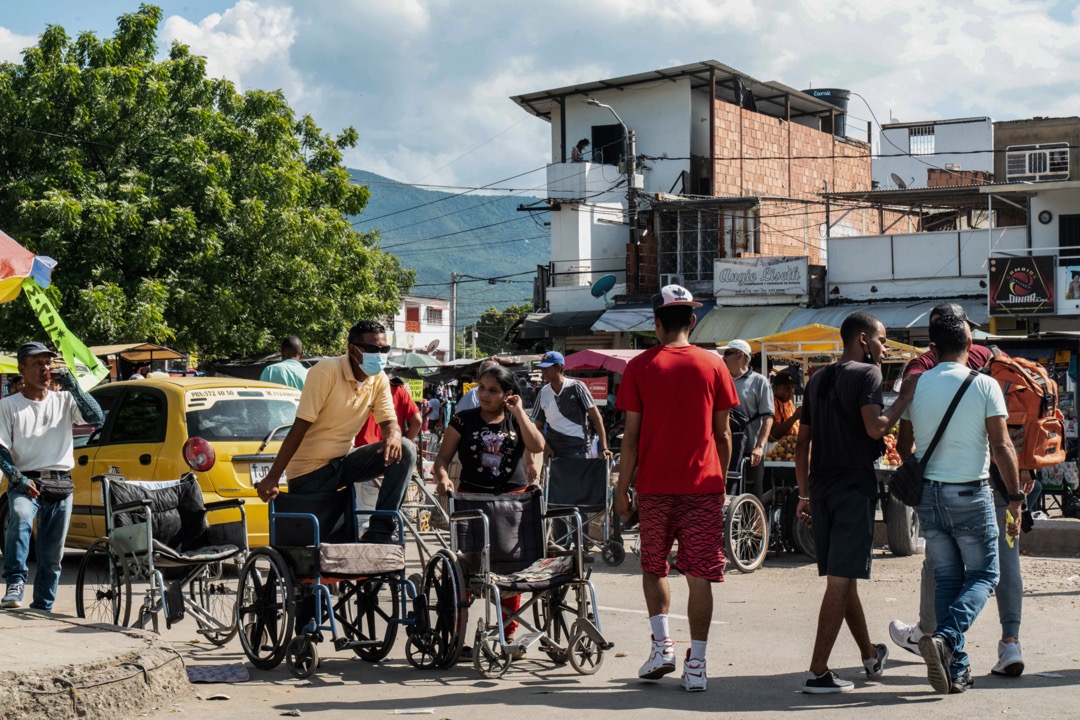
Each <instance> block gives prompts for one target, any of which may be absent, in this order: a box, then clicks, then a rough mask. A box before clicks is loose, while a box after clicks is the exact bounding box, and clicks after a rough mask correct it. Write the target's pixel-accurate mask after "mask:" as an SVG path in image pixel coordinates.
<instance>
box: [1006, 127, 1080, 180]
mask: <svg viewBox="0 0 1080 720" xmlns="http://www.w3.org/2000/svg"><path fill="white" fill-rule="evenodd" d="M1057 142H1067V143H1069V145H1071V146H1072V147H1071V148H1070V149H1069V178H1068V179H1069V180H1080V154H1078V151H1077V149H1076V148H1077V146H1080V117H1064V118H1032V119H1030V120H1011V121H1005V122H996V123H994V150H996V151H997V152H996V156H995V159H994V178H995V179H996V180H997V181H998V182H1007V181H1008V178H1007V177H1006V174H1005V150H1006V149H1007V148H1008V147H1009V146H1011V145H1042V144H1044V143H1057Z"/></svg>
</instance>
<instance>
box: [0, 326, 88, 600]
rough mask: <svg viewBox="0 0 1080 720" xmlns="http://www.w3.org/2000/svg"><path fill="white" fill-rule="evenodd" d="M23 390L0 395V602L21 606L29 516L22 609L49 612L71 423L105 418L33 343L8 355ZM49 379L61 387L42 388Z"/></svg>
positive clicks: (67, 502) (60, 552) (66, 504)
mask: <svg viewBox="0 0 1080 720" xmlns="http://www.w3.org/2000/svg"><path fill="white" fill-rule="evenodd" d="M16 356H17V358H18V362H19V372H20V373H22V376H23V388H22V391H21V392H19V393H18V394H14V395H8V396H7V397H6V398H4V399H3V400H0V471H2V472H3V473H4V475H5V476H7V480H8V489H7V493H8V508H9V513H10V516H9V518H10V519H9V520H8V528H7V533H6V534H5V535H4V581H5V582H6V583H7V591H6V592H5V593H4V597H3V600H0V607H5V608H17V607H21V606H22V603H23V597H24V594H25V585H26V579H27V577H28V575H29V571H28V569H27V567H26V557H27V555H28V554H29V552H30V538H31V530H32V529H33V527H34V522H35V520H36V521H37V572H36V573H35V577H34V599H33V601H32V602H31V603H30V607H32V608H35V609H38V610H45V611H50V610H52V606H53V601H54V600H55V599H56V588H57V585H58V584H59V582H60V561H61V560H62V559H63V557H64V541H65V539H66V538H67V531H68V522H69V521H70V520H71V494H72V492H73V491H74V489H75V485H74V484H73V483H72V481H71V469H72V468H73V467H74V466H75V455H74V449H73V442H72V435H71V426H72V425H93V426H94V427H95V428H98V427H101V426H102V425H103V424H104V422H105V416H104V414H103V413H102V412H101V407H100V406H99V405H98V404H97V401H96V400H94V398H93V397H91V396H90V395H87V394H86V393H84V392H83V390H82V388H81V387H79V384H78V382H76V380H75V376H73V375H72V374H71V373H69V372H63V371H55V370H54V369H53V368H52V367H51V361H52V359H53V358H54V357H56V353H54V352H53V351H52V350H49V349H48V348H47V347H45V345H43V344H42V343H39V342H29V343H25V344H23V345H21V346H19V349H18V352H17V353H16ZM53 380H57V381H59V382H60V384H61V385H62V386H63V388H64V390H63V391H61V392H53V391H51V390H49V383H50V382H52V381H53Z"/></svg>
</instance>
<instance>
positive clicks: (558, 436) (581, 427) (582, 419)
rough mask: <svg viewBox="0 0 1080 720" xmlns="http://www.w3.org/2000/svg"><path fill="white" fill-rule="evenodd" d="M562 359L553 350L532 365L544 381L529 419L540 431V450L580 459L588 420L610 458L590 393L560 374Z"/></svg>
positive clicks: (585, 447)
mask: <svg viewBox="0 0 1080 720" xmlns="http://www.w3.org/2000/svg"><path fill="white" fill-rule="evenodd" d="M565 364H566V360H565V359H564V358H563V356H562V353H558V352H555V351H554V350H553V351H551V352H549V353H546V354H545V355H544V357H542V358H540V362H538V363H537V364H536V367H538V368H540V375H541V377H543V378H544V382H545V383H547V384H546V385H544V386H543V387H542V388H540V392H539V393H538V394H537V396H536V404H535V405H533V414H532V420H533V422H535V423H536V424H537V426H539V428H540V430H541V432H543V433H544V452H545V453H548V454H550V455H554V456H555V457H564V458H583V457H586V456H587V454H588V449H589V436H588V432H587V430H588V423H592V426H593V430H594V431H595V432H596V434H597V436H598V437H599V438H600V452H601V453H602V454H603V456H604V457H610V456H611V451H610V450H608V444H607V433H606V432H604V421H603V419H602V418H601V417H600V410H599V408H597V407H596V403H595V402H593V399H592V393H590V392H589V389H588V388H587V387H585V383H583V382H581V381H580V380H575V379H573V378H568V377H566V376H565V375H564V374H563V366H564V365H565Z"/></svg>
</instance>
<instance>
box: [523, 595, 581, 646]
mask: <svg viewBox="0 0 1080 720" xmlns="http://www.w3.org/2000/svg"><path fill="white" fill-rule="evenodd" d="M569 590H570V586H569V585H563V586H562V587H558V588H552V589H551V590H549V591H548V592H547V593H546V594H545V595H544V596H543V597H542V598H540V599H539V600H537V601H536V602H535V603H533V620H535V621H536V627H537V629H539V630H543V631H544V636H545V637H544V638H542V639H541V640H540V646H541V648H542V649H543V651H544V652H545V653H547V656H548V657H549V658H551V660H552V662H555V663H558V664H559V665H563V664H565V663H567V662H569V661H570V626H571V624H572V623H573V622H574V618H575V617H577V610H576V609H575V608H572V607H570V606H569V605H567V603H566V596H567V594H568V592H569Z"/></svg>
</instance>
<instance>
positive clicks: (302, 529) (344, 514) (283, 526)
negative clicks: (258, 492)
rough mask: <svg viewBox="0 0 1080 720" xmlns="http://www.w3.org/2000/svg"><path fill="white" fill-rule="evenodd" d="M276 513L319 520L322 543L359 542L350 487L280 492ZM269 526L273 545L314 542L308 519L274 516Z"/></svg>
mask: <svg viewBox="0 0 1080 720" xmlns="http://www.w3.org/2000/svg"><path fill="white" fill-rule="evenodd" d="M273 503H274V513H275V515H276V514H279V513H303V514H307V515H314V516H315V518H316V519H317V520H318V521H319V542H320V543H353V542H356V540H357V537H356V520H355V518H354V515H353V493H352V491H351V490H349V489H348V488H345V489H342V490H334V491H332V492H323V493H304V494H300V493H281V494H280V495H278V496H277V497H276V498H275V499H274V501H273ZM271 522H272V523H273V527H272V528H271V529H270V537H271V541H270V542H271V544H272V545H278V546H281V547H296V546H307V545H314V544H315V531H314V528H313V527H312V523H311V521H310V520H309V519H301V518H292V517H275V518H274V519H273V520H272V521H271Z"/></svg>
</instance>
